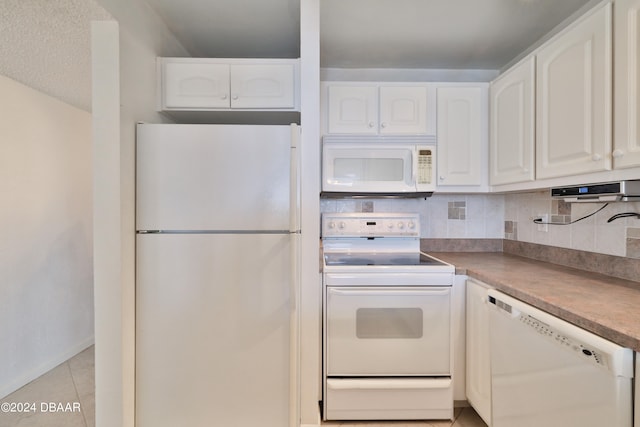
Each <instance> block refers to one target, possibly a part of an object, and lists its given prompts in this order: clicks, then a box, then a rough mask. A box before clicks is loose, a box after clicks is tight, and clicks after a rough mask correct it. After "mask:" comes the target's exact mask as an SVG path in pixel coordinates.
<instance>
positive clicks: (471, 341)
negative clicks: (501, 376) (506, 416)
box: [466, 280, 491, 425]
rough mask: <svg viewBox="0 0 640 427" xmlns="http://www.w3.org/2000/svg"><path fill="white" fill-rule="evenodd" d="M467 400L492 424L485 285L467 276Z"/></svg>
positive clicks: (487, 310)
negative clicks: (468, 278)
mask: <svg viewBox="0 0 640 427" xmlns="http://www.w3.org/2000/svg"><path fill="white" fill-rule="evenodd" d="M466 297H467V313H466V314H467V384H466V386H467V387H466V389H467V400H468V401H469V403H470V404H471V406H473V408H474V409H475V410H476V412H477V413H478V415H480V416H481V417H482V419H483V420H485V422H487V424H489V425H491V424H490V422H491V364H490V363H491V360H490V353H489V352H490V348H489V309H488V306H487V288H486V287H485V286H483V285H481V284H479V283H477V282H474V281H471V280H467V295H466Z"/></svg>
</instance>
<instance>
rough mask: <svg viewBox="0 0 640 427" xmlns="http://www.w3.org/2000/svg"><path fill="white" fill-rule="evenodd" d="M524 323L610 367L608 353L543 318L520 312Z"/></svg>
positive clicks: (599, 363)
mask: <svg viewBox="0 0 640 427" xmlns="http://www.w3.org/2000/svg"><path fill="white" fill-rule="evenodd" d="M518 320H520V322H521V323H522V324H524V325H525V326H528V327H530V328H531V329H534V330H535V331H536V332H538V333H539V334H541V335H543V336H545V337H547V338H548V339H550V340H552V341H554V342H555V343H557V344H558V345H561V346H563V347H566V348H567V349H569V350H573V351H575V352H576V353H578V354H580V355H582V356H583V357H586V358H589V359H591V361H592V362H593V363H595V364H597V365H601V366H604V367H605V368H609V363H608V360H607V355H606V354H602V353H600V352H599V351H598V350H596V349H595V348H593V347H589V346H587V345H586V344H584V343H582V342H580V341H578V340H576V339H575V338H573V337H568V336H567V335H565V334H563V333H562V332H559V331H557V330H555V329H554V328H552V327H551V326H549V325H547V324H546V323H544V322H543V321H541V320H538V319H536V318H535V317H533V316H531V315H529V314H525V313H520V316H519V319H518Z"/></svg>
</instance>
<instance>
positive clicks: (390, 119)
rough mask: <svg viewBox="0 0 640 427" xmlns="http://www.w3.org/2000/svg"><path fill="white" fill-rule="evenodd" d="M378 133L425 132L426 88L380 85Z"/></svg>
mask: <svg viewBox="0 0 640 427" xmlns="http://www.w3.org/2000/svg"><path fill="white" fill-rule="evenodd" d="M380 133H381V134H400V133H409V134H424V133H427V88H426V87H425V86H421V87H414V86H409V87H401V86H395V87H381V88H380Z"/></svg>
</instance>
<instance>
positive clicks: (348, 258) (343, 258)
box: [324, 252, 448, 266]
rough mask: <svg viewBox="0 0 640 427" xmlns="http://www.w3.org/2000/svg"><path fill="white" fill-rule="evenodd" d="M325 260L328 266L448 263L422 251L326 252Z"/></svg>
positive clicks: (429, 264)
mask: <svg viewBox="0 0 640 427" xmlns="http://www.w3.org/2000/svg"><path fill="white" fill-rule="evenodd" d="M324 262H325V265H327V266H340V265H347V266H348V265H378V266H384V265H397V266H400V265H418V266H434V265H448V264H446V263H444V262H442V261H440V260H437V259H435V258H433V257H430V256H429V255H426V254H423V253H420V252H409V253H354V252H351V253H325V254H324Z"/></svg>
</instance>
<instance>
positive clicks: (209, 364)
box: [136, 234, 295, 427]
mask: <svg viewBox="0 0 640 427" xmlns="http://www.w3.org/2000/svg"><path fill="white" fill-rule="evenodd" d="M290 244H291V241H290V236H288V235H258V236H251V235H240V236H230V235H212V234H206V235H184V234H152V235H150V234H144V235H138V236H137V246H138V247H137V256H138V262H137V273H136V274H137V285H136V426H139V427H175V426H251V425H254V426H258V425H259V426H265V427H282V426H288V425H289V399H290V394H289V393H290V386H291V384H295V382H292V381H290V354H291V353H290V331H291V326H290V323H291V316H290V313H291V303H290V297H291V292H290V289H289V283H290V282H289V277H290V275H291V272H290V265H289V261H290Z"/></svg>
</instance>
